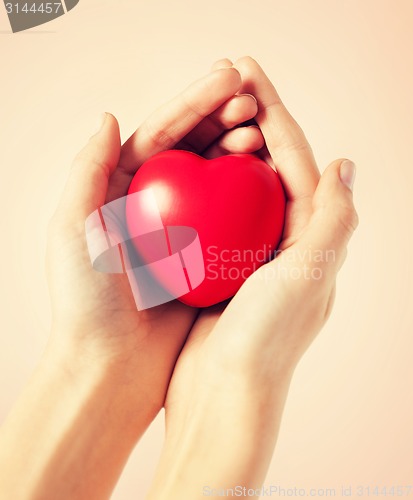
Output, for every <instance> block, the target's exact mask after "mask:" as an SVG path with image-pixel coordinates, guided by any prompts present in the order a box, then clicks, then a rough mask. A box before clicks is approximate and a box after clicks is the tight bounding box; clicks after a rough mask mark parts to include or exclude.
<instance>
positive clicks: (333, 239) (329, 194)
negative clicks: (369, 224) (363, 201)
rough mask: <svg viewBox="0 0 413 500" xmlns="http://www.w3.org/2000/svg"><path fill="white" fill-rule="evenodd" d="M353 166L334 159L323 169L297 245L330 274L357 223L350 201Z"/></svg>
mask: <svg viewBox="0 0 413 500" xmlns="http://www.w3.org/2000/svg"><path fill="white" fill-rule="evenodd" d="M355 173H356V168H355V165H354V163H353V162H351V161H350V160H336V161H334V162H333V163H331V164H330V165H329V166H328V167H327V169H326V170H325V171H324V173H323V175H322V177H321V179H320V181H319V183H318V186H317V189H316V192H315V194H314V197H313V214H312V216H311V218H310V221H309V225H308V226H307V229H306V231H305V232H304V234H303V235H302V237H301V238H300V240H299V242H298V244H299V245H300V246H301V245H303V246H304V248H305V249H307V250H308V249H311V252H312V253H314V256H315V255H317V265H318V266H319V265H320V264H321V265H323V264H325V265H326V266H328V267H330V268H331V269H332V271H333V272H334V274H335V273H336V272H337V271H338V270H339V269H340V267H341V265H342V264H343V262H344V259H345V256H346V253H347V243H348V241H349V240H350V238H351V236H352V234H353V232H354V230H355V229H356V227H357V225H358V215H357V212H356V210H355V208H354V204H353V183H354V178H355Z"/></svg>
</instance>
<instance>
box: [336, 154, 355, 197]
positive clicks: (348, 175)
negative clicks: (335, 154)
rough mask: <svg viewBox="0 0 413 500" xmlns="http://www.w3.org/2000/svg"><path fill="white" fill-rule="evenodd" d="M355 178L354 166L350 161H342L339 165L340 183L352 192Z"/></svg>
mask: <svg viewBox="0 0 413 500" xmlns="http://www.w3.org/2000/svg"><path fill="white" fill-rule="evenodd" d="M355 178H356V165H355V164H354V163H353V162H352V161H350V160H344V161H343V163H342V164H341V165H340V179H341V182H342V183H343V184H344V185H345V186H347V187H348V188H349V189H351V191H353V184H354V179H355Z"/></svg>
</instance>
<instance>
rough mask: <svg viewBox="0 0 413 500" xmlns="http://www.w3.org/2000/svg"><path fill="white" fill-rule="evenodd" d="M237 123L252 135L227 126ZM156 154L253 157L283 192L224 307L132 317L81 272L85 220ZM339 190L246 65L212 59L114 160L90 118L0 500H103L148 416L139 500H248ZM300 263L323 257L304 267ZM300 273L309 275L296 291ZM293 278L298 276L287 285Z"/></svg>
mask: <svg viewBox="0 0 413 500" xmlns="http://www.w3.org/2000/svg"><path fill="white" fill-rule="evenodd" d="M253 118H254V119H255V121H256V122H257V124H258V127H255V126H252V127H242V128H235V129H234V128H233V127H234V126H236V125H239V124H241V123H243V122H245V121H247V120H250V119H253ZM171 148H180V149H182V148H183V149H191V150H193V151H195V152H197V153H199V154H202V155H204V156H205V157H207V158H214V157H217V156H220V155H222V154H227V153H243V152H245V153H254V152H257V154H259V155H260V156H261V157H263V158H264V159H265V160H266V161H267V162H268V163H269V164H270V165H271V166H275V167H276V168H277V171H278V172H279V174H280V176H281V179H282V181H283V184H284V188H285V191H286V195H287V200H288V206H287V218H286V225H285V230H284V235H283V241H282V243H281V249H282V250H283V252H282V253H281V254H280V255H279V256H278V257H277V258H276V259H275V260H274V261H272V262H271V263H268V264H266V265H265V266H263V267H262V268H261V269H260V270H259V271H257V272H256V273H255V274H254V275H253V276H252V277H251V278H249V279H248V280H247V281H246V282H245V284H244V285H243V286H242V288H241V289H240V290H239V292H238V293H237V294H236V296H235V297H234V298H233V299H232V300H231V302H230V303H229V305H226V304H225V305H218V306H215V307H212V308H208V309H206V310H202V311H198V310H196V309H193V308H190V307H188V306H185V305H183V304H181V303H180V302H178V301H175V302H171V303H168V304H165V305H163V306H158V307H156V308H153V309H149V310H146V311H141V312H138V311H137V309H136V306H135V303H134V301H133V297H132V294H131V291H130V287H129V284H128V281H127V278H126V276H122V275H111V274H102V273H98V272H96V271H94V270H93V268H92V267H91V264H90V259H89V256H88V252H87V248H86V242H85V234H84V221H85V219H86V217H87V216H88V215H89V214H90V213H91V212H93V211H94V210H95V209H96V208H98V207H100V206H101V205H103V204H104V203H105V202H107V201H110V200H113V199H116V198H118V197H120V196H123V195H125V194H126V192H127V188H128V185H129V183H130V180H131V178H132V176H133V175H134V173H135V172H136V170H137V168H139V166H140V165H141V164H142V163H143V162H144V161H145V160H146V159H148V158H149V157H150V156H152V155H153V154H155V153H157V152H159V151H161V150H165V149H171ZM353 178H354V166H353V165H352V164H351V163H350V162H348V161H344V160H337V161H335V162H333V163H332V164H331V165H330V166H329V167H328V168H327V169H326V170H325V172H324V173H323V175H322V177H320V174H319V171H318V168H317V166H316V163H315V160H314V157H313V155H312V152H311V148H310V146H309V145H308V143H307V140H306V138H305V136H304V134H303V132H302V131H301V129H300V128H299V126H298V125H297V124H296V122H295V121H294V120H293V118H292V117H291V116H290V114H289V113H288V111H287V110H286V109H285V107H284V105H283V104H282V102H281V101H280V98H279V96H278V94H277V92H276V91H275V89H274V87H273V85H272V84H271V82H270V81H269V80H268V78H267V76H266V75H265V73H264V72H263V70H262V69H261V68H260V66H259V65H258V64H257V63H256V62H255V61H254V60H253V59H251V58H249V57H244V58H241V59H239V60H238V61H236V62H235V63H234V64H233V63H232V62H231V61H229V60H227V59H224V60H221V61H218V62H217V63H216V64H215V65H214V67H213V68H212V71H211V73H209V74H208V75H206V76H205V77H204V78H202V79H200V80H198V81H197V82H195V83H193V84H192V85H191V86H189V87H188V88H187V89H186V90H185V91H184V92H183V93H182V94H181V95H179V96H178V97H177V98H175V99H174V100H172V101H170V102H169V103H167V104H166V105H164V106H163V107H162V108H160V109H159V110H157V111H156V112H155V113H154V114H153V115H151V116H150V117H149V118H148V119H147V120H146V121H145V122H144V123H143V124H142V125H141V126H140V127H139V128H138V129H137V131H136V132H135V133H134V134H133V136H132V137H131V138H130V139H129V140H128V141H127V142H126V143H125V144H124V145H123V146H121V144H120V136H119V127H118V124H117V121H116V119H115V118H114V117H113V116H112V115H109V114H106V115H105V116H104V118H103V122H102V125H101V127H100V129H99V131H98V132H97V133H96V134H95V135H94V136H92V137H91V139H90V140H89V142H88V144H87V145H86V146H85V147H84V149H83V150H82V151H81V152H80V153H79V155H78V156H77V157H76V159H75V161H74V164H73V167H72V169H71V173H70V176H69V180H68V183H67V185H66V187H65V190H64V193H63V195H62V199H61V202H60V205H59V207H58V209H57V211H56V214H55V215H54V217H53V220H52V222H51V224H50V231H49V244H48V253H47V269H48V277H49V285H50V291H51V299H52V311H53V320H52V333H51V337H50V341H49V343H48V346H47V349H46V352H45V353H44V356H43V357H42V359H41V361H40V363H39V365H38V368H37V370H36V372H35V373H34V374H33V377H32V379H31V380H30V382H29V384H28V385H27V387H26V388H25V390H24V392H23V393H22V395H21V396H20V398H19V400H18V401H17V403H16V404H15V406H14V408H13V409H12V411H11V413H10V415H9V416H8V418H7V419H6V421H5V422H4V424H3V425H2V427H1V429H0V491H2V492H4V494H5V497H7V498H13V499H15V500H23V499H24V500H27V499H36V500H37V499H39V500H40V499H42V500H48V499H53V500H54V499H56V498H59V500H65V499H80V500H83V499H88V500H93V499H102V498H109V497H110V494H111V492H112V491H113V488H114V486H115V484H116V482H117V480H118V478H119V476H120V474H121V471H122V469H123V467H124V465H125V463H126V461H127V459H128V456H129V454H130V452H131V451H132V449H133V448H134V446H135V445H136V443H137V442H138V441H139V438H140V437H141V436H142V434H143V433H144V432H145V430H146V429H147V427H148V425H149V424H150V422H151V421H152V420H153V419H154V417H155V416H156V415H157V413H158V412H159V410H160V409H161V408H162V407H165V419H166V438H165V444H164V448H163V452H162V456H161V460H160V463H159V466H158V469H157V473H156V476H155V479H154V482H153V484H152V487H151V489H150V491H149V493H148V498H150V499H157V500H159V499H180V500H181V499H183V500H185V499H188V500H196V499H198V498H204V497H203V490H202V488H203V487H204V486H205V485H207V484H208V485H209V486H211V487H215V488H231V487H233V486H235V485H243V486H245V487H251V488H258V487H259V486H261V484H262V483H263V480H264V478H265V474H266V471H267V468H268V465H269V462H270V459H271V456H272V453H273V450H274V447H275V443H276V438H277V433H278V428H279V425H280V421H281V415H282V410H283V407H284V404H285V399H286V396H287V392H288V387H289V383H290V380H291V377H292V375H293V373H294V369H295V367H296V366H297V363H298V362H299V360H300V358H301V357H302V355H303V354H304V352H305V351H306V349H307V348H308V346H309V345H310V344H311V342H312V340H313V339H314V338H315V336H316V335H317V333H318V332H319V330H320V329H321V327H322V326H323V325H324V323H325V321H326V319H327V317H328V315H329V312H330V310H331V306H332V303H333V299H334V289H335V280H336V275H337V273H338V271H339V269H340V267H341V265H342V263H343V261H344V258H345V254H346V247H347V243H348V241H349V239H350V237H351V234H352V232H353V231H354V229H355V227H356V226H357V214H356V212H355V209H354V205H353V200H352V189H351V187H352V181H353ZM308 249H312V250H319V251H320V252H321V254H317V255H324V253H325V252H327V251H330V252H331V251H333V254H331V253H329V254H328V255H330V256H331V255H334V259H331V258H328V259H324V260H322V261H321V262H320V261H319V259H317V262H315V261H314V259H312V257H311V255H312V254H311V252H308V251H307V252H305V250H308ZM323 252H324V253H323ZM303 256H304V257H303ZM304 267H305V268H306V269H307V271H306V273H304ZM315 267H316V268H317V270H318V271H320V270H321V276H320V273H319V272H318V274H317V279H314V278H311V276H310V279H308V269H310V270H312V269H314V268H315ZM293 268H294V272H295V273H296V270H297V269H298V270H300V269H301V270H302V271H303V272H302V273H301V275H300V276H299V277H298V279H296V278H294V279H293V278H292V273H291V272H290V271H291V270H292V269H293ZM295 276H296V275H295ZM305 276H307V278H306V277H305ZM250 498H251V497H250Z"/></svg>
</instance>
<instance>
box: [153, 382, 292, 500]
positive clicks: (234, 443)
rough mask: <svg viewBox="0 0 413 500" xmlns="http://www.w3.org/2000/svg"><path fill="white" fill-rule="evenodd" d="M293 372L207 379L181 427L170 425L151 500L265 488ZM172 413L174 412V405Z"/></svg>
mask: <svg viewBox="0 0 413 500" xmlns="http://www.w3.org/2000/svg"><path fill="white" fill-rule="evenodd" d="M291 376H292V373H279V374H278V375H277V376H276V377H273V378H268V379H266V380H262V381H261V382H260V383H257V377H256V378H255V379H253V378H251V377H249V376H248V375H247V376H246V375H245V374H244V375H243V374H242V373H237V374H236V375H234V374H232V376H231V375H230V376H228V374H226V375H225V376H224V375H222V376H221V375H219V374H218V373H216V376H215V380H212V378H211V377H208V378H207V379H205V380H206V381H207V382H206V383H202V384H201V385H200V388H199V391H198V393H197V394H196V396H195V397H194V398H193V405H192V406H191V408H188V409H187V413H186V415H185V416H184V418H182V415H181V416H180V418H179V420H182V425H181V426H180V428H179V429H177V428H176V427H173V428H168V426H167V435H166V442H165V446H164V450H163V453H162V457H161V461H160V464H159V467H158V470H157V474H156V477H155V480H154V482H153V485H152V488H151V491H150V493H149V496H148V499H150V500H155V499H156V500H164V499H165V500H166V499H168V500H175V499H176V500H178V499H179V500H196V499H202V498H204V497H205V495H206V494H207V493H208V491H211V490H212V489H215V490H222V489H224V490H228V492H229V491H230V490H231V489H233V488H235V487H236V486H240V487H245V488H247V489H248V488H252V489H258V488H260V487H261V486H262V483H263V481H264V479H265V475H266V473H267V469H268V466H269V463H270V461H271V458H272V454H273V451H274V447H275V443H276V439H277V434H278V430H279V426H280V423H281V417H282V412H283V408H284V405H285V400H286V396H287V392H288V387H289V383H290V379H291ZM167 411H170V412H171V413H172V412H173V411H174V408H173V407H172V408H167ZM171 417H172V418H173V415H171ZM171 420H172V419H171ZM173 420H174V422H175V421H178V418H175V419H173ZM227 496H230V495H229V494H227ZM234 496H235V495H234ZM257 498H258V497H257Z"/></svg>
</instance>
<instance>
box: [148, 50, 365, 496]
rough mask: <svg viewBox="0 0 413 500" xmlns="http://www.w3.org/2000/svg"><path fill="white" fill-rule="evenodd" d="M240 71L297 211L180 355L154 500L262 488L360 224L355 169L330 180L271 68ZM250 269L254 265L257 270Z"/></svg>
mask: <svg viewBox="0 0 413 500" xmlns="http://www.w3.org/2000/svg"><path fill="white" fill-rule="evenodd" d="M217 67H234V68H236V69H237V70H238V71H239V73H240V74H241V77H242V86H241V88H240V92H244V93H248V94H252V95H253V96H254V97H255V98H256V99H257V102H258V113H257V115H256V117H255V121H256V122H257V124H258V125H259V127H260V130H261V131H262V134H263V136H264V138H265V147H263V148H262V149H261V150H260V152H259V155H260V156H261V157H262V158H263V159H265V160H266V161H267V162H268V163H269V164H270V165H271V166H272V167H274V168H276V169H277V171H278V173H279V175H280V177H281V180H282V182H283V185H284V189H285V194H286V199H287V207H286V220H285V227H284V233H283V238H282V241H281V243H280V247H279V252H278V254H277V256H276V258H275V259H274V260H272V261H271V262H269V263H267V264H265V265H264V266H262V267H261V268H260V269H259V270H258V271H256V272H255V273H254V274H253V275H251V276H250V278H249V279H248V280H247V281H246V282H245V283H244V285H243V286H242V287H241V289H240V290H239V291H238V293H237V294H236V295H235V297H234V298H233V299H232V300H231V301H230V302H229V304H228V305H227V304H220V305H217V306H215V307H212V308H209V309H206V310H203V311H202V312H201V313H200V315H199V317H198V318H197V321H196V323H195V324H194V326H193V328H192V330H191V333H190V335H189V337H188V339H187V340H186V343H185V346H184V349H183V350H182V353H181V354H180V356H179V359H178V362H177V364H176V367H175V370H174V373H173V377H172V380H171V383H170V386H169V389H168V395H167V400H166V406H165V408H166V430H167V434H166V442H165V447H164V452H163V458H162V460H161V463H160V466H159V469H158V474H157V476H156V479H155V482H154V486H153V490H152V496H151V498H180V499H187V498H188V499H191V500H194V499H196V498H202V495H203V494H205V491H203V487H204V486H205V485H207V484H209V485H210V487H213V486H215V487H216V488H225V487H234V486H235V485H245V486H247V487H254V488H258V487H260V486H261V484H262V481H263V479H264V476H265V473H266V470H267V467H268V464H269V461H270V459H271V455H272V451H273V448H274V445H275V440H276V436H277V431H278V427H279V424H280V419H281V413H282V409H283V405H284V401H285V397H286V394H287V391H288V386H289V382H290V380H291V376H292V374H293V372H294V369H295V367H296V365H297V363H298V361H299V360H300V358H301V356H302V355H303V353H304V352H305V350H306V349H307V347H308V346H309V345H310V343H311V341H312V340H313V339H314V337H315V336H316V334H317V333H318V332H319V331H320V329H321V328H322V326H323V325H324V323H325V321H326V319H327V317H328V315H329V313H330V311H331V307H332V304H333V299H334V291H335V281H336V275H337V273H338V271H339V269H340V267H341V265H342V264H343V261H344V258H345V255H346V246H347V243H348V241H349V239H350V237H351V235H352V233H353V231H354V229H355V227H356V226H357V214H356V212H355V209H354V205H353V200H352V183H353V180H354V165H353V164H352V163H351V162H349V161H345V160H337V161H335V162H333V163H332V164H331V165H330V166H329V167H328V168H327V169H326V170H325V172H324V173H323V175H322V176H321V178H320V174H319V171H318V168H317V165H316V162H315V160H314V156H313V153H312V150H311V147H310V146H309V144H308V142H307V140H306V138H305V135H304V133H303V131H302V130H301V128H300V127H299V126H298V124H297V123H296V122H295V120H294V119H293V118H292V116H291V115H290V114H289V112H288V111H287V109H286V108H285V106H284V104H283V103H282V101H281V100H280V97H279V95H278V94H277V92H276V90H275V88H274V87H273V85H272V84H271V82H270V80H269V79H268V77H267V76H266V75H265V73H264V72H263V70H262V69H261V67H260V66H259V65H258V64H257V62H256V61H254V60H253V59H252V58H250V57H244V58H242V59H240V60H238V61H237V62H236V63H235V64H234V65H232V62H231V61H229V60H222V61H219V62H218V63H216V65H215V68H217ZM247 265H248V263H247Z"/></svg>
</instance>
